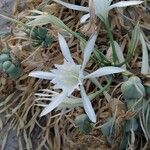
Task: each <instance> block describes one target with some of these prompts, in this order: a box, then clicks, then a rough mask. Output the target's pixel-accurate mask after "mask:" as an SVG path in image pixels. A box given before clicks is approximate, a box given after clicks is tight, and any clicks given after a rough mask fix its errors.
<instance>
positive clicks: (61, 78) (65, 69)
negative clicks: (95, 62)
mask: <svg viewBox="0 0 150 150" xmlns="http://www.w3.org/2000/svg"><path fill="white" fill-rule="evenodd" d="M56 68H57V69H54V70H52V73H54V75H55V78H54V79H53V80H52V81H51V82H52V83H53V84H55V86H54V87H55V88H57V89H62V90H67V91H69V92H70V91H71V92H73V91H74V90H75V89H79V84H80V83H79V81H80V76H79V74H80V71H81V65H76V64H70V63H68V62H64V64H63V65H57V66H56ZM71 92H70V93H71Z"/></svg>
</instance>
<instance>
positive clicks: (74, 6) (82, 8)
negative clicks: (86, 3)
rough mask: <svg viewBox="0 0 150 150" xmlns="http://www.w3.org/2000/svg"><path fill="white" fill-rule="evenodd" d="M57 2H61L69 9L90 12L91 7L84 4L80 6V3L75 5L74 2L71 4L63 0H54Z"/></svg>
mask: <svg viewBox="0 0 150 150" xmlns="http://www.w3.org/2000/svg"><path fill="white" fill-rule="evenodd" d="M53 1H54V2H56V3H59V4H61V5H63V6H65V7H67V8H69V9H73V10H79V11H85V12H89V8H88V7H83V6H78V5H74V4H69V3H66V2H63V1H61V0H53Z"/></svg>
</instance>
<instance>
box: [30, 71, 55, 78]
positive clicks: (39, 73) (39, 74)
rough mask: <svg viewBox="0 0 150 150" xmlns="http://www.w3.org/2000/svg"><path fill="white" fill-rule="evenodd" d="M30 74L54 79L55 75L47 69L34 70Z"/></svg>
mask: <svg viewBox="0 0 150 150" xmlns="http://www.w3.org/2000/svg"><path fill="white" fill-rule="evenodd" d="M29 76H30V77H35V78H40V79H47V80H52V79H53V78H54V77H55V76H54V74H53V73H50V72H46V71H33V72H30V73H29Z"/></svg>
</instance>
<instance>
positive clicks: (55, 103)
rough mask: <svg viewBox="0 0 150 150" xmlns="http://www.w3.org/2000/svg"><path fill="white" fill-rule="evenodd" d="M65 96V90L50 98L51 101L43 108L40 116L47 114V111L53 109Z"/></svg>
mask: <svg viewBox="0 0 150 150" xmlns="http://www.w3.org/2000/svg"><path fill="white" fill-rule="evenodd" d="M65 97H66V92H62V93H61V94H59V95H58V96H56V97H55V98H54V99H53V100H52V102H51V103H50V104H49V105H47V106H46V107H45V108H44V110H43V111H42V113H41V115H40V116H41V117H42V116H44V115H46V114H48V113H49V112H51V111H52V110H53V109H55V108H56V107H57V106H58V105H59V104H60V103H62V102H63V101H64V99H65Z"/></svg>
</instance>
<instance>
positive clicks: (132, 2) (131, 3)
mask: <svg viewBox="0 0 150 150" xmlns="http://www.w3.org/2000/svg"><path fill="white" fill-rule="evenodd" d="M141 3H143V1H122V2H118V3H115V4H113V5H111V6H110V7H109V10H110V9H113V8H116V7H127V6H132V5H138V4H141Z"/></svg>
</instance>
